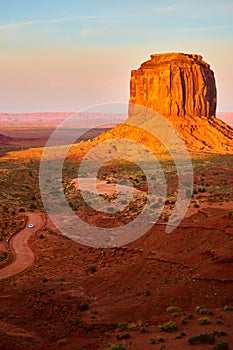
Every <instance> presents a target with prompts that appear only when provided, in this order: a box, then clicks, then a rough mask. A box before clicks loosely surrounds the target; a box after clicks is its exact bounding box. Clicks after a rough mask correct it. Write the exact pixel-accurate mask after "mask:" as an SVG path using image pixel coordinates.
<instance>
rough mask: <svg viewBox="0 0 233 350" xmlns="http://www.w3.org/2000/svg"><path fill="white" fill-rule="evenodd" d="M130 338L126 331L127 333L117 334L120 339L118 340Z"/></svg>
mask: <svg viewBox="0 0 233 350" xmlns="http://www.w3.org/2000/svg"><path fill="white" fill-rule="evenodd" d="M129 338H130V335H129V333H125V334H118V335H117V339H118V340H122V339H129Z"/></svg>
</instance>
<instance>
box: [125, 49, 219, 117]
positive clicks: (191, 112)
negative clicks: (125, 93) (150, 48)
mask: <svg viewBox="0 0 233 350" xmlns="http://www.w3.org/2000/svg"><path fill="white" fill-rule="evenodd" d="M130 102H131V103H137V104H140V105H143V106H146V107H149V108H151V109H153V110H155V111H157V112H159V113H160V114H162V115H164V116H168V115H177V116H180V117H185V116H199V117H207V118H208V117H211V116H215V110H216V86H215V79H214V73H213V71H212V70H211V69H210V66H209V64H208V63H206V62H205V61H203V60H202V56H200V55H192V54H183V53H166V54H155V55H151V59H150V60H149V61H147V62H145V63H143V64H142V65H141V67H140V68H139V69H138V70H133V71H132V72H131V81H130Z"/></svg>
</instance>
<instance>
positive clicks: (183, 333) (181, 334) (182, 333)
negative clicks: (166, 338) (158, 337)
mask: <svg viewBox="0 0 233 350" xmlns="http://www.w3.org/2000/svg"><path fill="white" fill-rule="evenodd" d="M185 335H186V333H185V332H181V333H179V334H177V336H176V339H182V338H183V337H184V336H185Z"/></svg>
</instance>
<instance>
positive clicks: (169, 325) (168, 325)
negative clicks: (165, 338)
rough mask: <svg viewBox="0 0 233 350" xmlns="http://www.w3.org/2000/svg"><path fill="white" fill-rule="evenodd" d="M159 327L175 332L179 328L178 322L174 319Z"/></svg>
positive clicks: (165, 330)
mask: <svg viewBox="0 0 233 350" xmlns="http://www.w3.org/2000/svg"><path fill="white" fill-rule="evenodd" d="M159 329H160V330H162V331H164V332H174V331H177V330H178V327H177V324H176V323H175V322H173V321H169V322H166V323H164V324H163V325H160V326H159Z"/></svg>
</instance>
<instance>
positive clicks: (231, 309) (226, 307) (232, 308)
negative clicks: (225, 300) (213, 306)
mask: <svg viewBox="0 0 233 350" xmlns="http://www.w3.org/2000/svg"><path fill="white" fill-rule="evenodd" d="M223 310H224V311H233V306H230V305H226V306H224V308H223Z"/></svg>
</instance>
